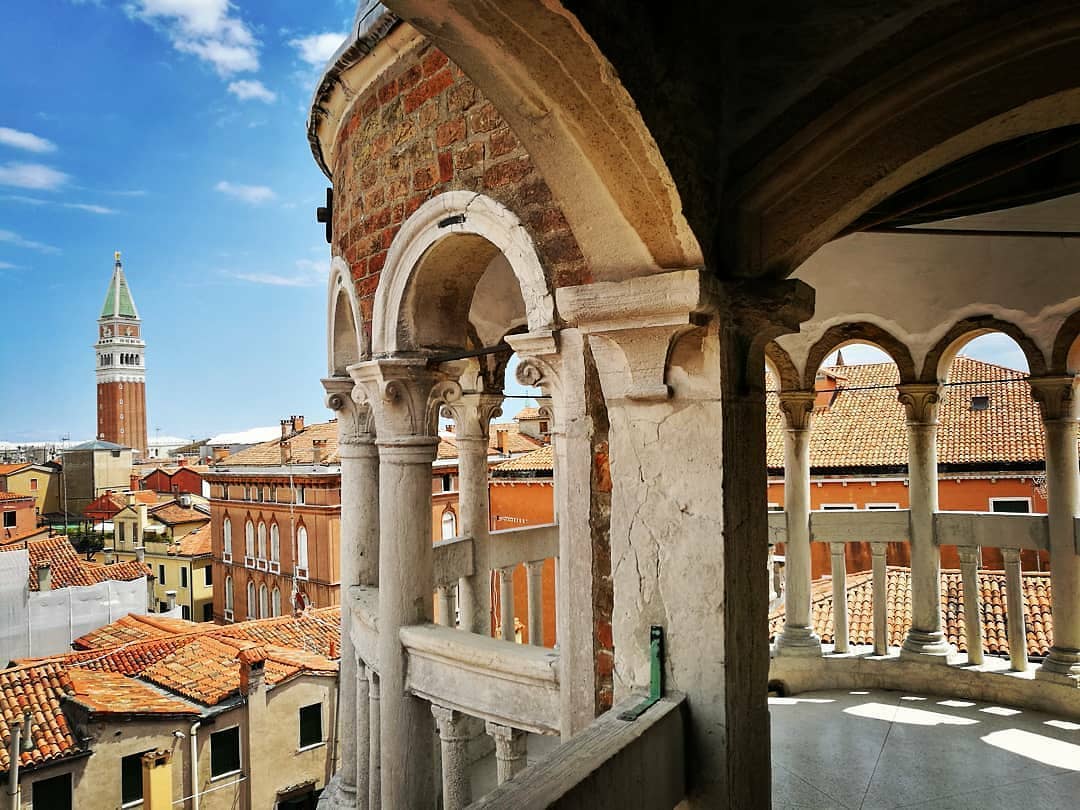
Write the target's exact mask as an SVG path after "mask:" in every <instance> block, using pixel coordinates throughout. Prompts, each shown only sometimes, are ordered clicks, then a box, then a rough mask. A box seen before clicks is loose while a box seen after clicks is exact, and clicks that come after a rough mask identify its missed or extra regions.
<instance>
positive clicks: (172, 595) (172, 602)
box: [165, 591, 176, 612]
mask: <svg viewBox="0 0 1080 810" xmlns="http://www.w3.org/2000/svg"><path fill="white" fill-rule="evenodd" d="M165 604H166V605H168V608H167V610H169V611H170V612H172V611H173V610H175V609H176V591H165Z"/></svg>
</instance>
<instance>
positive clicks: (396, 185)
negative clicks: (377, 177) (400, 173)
mask: <svg viewBox="0 0 1080 810" xmlns="http://www.w3.org/2000/svg"><path fill="white" fill-rule="evenodd" d="M408 193H409V181H408V180H406V179H405V178H404V177H398V178H396V179H394V180H391V181H390V183H389V185H387V187H386V196H387V197H389V198H390V199H391V200H400V199H401V198H402V197H404V196H405V195H406V194H408Z"/></svg>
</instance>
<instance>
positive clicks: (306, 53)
mask: <svg viewBox="0 0 1080 810" xmlns="http://www.w3.org/2000/svg"><path fill="white" fill-rule="evenodd" d="M345 36H346V35H345V34H338V33H333V32H330V33H326V34H312V35H311V36H308V37H300V38H299V39H292V40H289V44H290V45H292V46H293V47H294V48H296V50H297V51H298V53H299V55H300V58H301V59H303V60H304V61H305V62H307V63H308V64H309V65H311V66H312V67H317V68H321V67H322V66H323V65H325V64H326V62H327V60H329V59H330V57H331V56H333V55H334V52H335V51H336V50H337V49H338V48H339V47H341V43H342V42H344V41H345Z"/></svg>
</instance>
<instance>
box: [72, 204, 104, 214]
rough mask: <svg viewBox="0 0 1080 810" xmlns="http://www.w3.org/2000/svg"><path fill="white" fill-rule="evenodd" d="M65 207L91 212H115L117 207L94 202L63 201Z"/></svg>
mask: <svg viewBox="0 0 1080 810" xmlns="http://www.w3.org/2000/svg"><path fill="white" fill-rule="evenodd" d="M63 206H64V208H76V209H78V210H79V211H88V212H89V213H91V214H115V213H116V209H114V208H106V207H105V206H104V205H93V204H92V203H63Z"/></svg>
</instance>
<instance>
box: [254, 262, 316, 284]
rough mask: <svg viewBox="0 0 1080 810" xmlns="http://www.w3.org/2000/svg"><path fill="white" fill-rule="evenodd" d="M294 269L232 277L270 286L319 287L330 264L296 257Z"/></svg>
mask: <svg viewBox="0 0 1080 810" xmlns="http://www.w3.org/2000/svg"><path fill="white" fill-rule="evenodd" d="M294 265H295V267H296V271H295V272H294V273H292V274H291V275H285V274H283V273H234V274H233V275H234V277H235V278H238V279H240V280H241V281H247V282H250V283H252V284H266V285H269V286H271V287H321V286H323V285H325V284H326V277H327V275H328V274H329V272H330V265H329V263H328V262H325V261H322V262H320V261H313V260H311V259H297V260H296V261H295V262H294Z"/></svg>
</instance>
